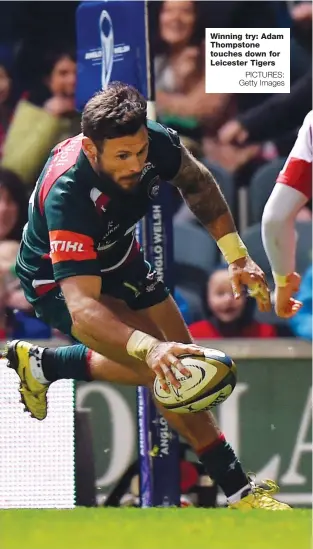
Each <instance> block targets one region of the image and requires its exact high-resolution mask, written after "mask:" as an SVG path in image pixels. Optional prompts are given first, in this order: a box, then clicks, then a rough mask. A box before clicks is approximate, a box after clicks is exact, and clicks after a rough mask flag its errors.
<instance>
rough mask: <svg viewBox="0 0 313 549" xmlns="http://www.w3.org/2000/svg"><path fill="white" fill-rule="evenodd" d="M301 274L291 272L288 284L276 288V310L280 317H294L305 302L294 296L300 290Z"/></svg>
mask: <svg viewBox="0 0 313 549" xmlns="http://www.w3.org/2000/svg"><path fill="white" fill-rule="evenodd" d="M300 282H301V276H300V275H299V274H298V273H290V274H289V275H288V277H287V284H286V286H283V287H281V286H280V287H277V288H276V289H275V312H276V314H277V316H279V317H280V318H292V317H293V316H295V314H297V312H298V311H299V310H300V309H301V307H302V305H303V303H302V302H301V301H299V300H298V299H294V297H292V296H293V295H294V294H295V293H297V292H298V291H299V287H300Z"/></svg>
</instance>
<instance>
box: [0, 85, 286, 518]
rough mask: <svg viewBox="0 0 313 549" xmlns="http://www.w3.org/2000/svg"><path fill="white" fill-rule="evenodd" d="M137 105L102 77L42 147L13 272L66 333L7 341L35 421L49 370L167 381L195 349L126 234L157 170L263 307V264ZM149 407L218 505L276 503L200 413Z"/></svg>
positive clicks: (42, 313) (158, 181) (154, 185)
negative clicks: (177, 439)
mask: <svg viewBox="0 0 313 549" xmlns="http://www.w3.org/2000/svg"><path fill="white" fill-rule="evenodd" d="M146 109H147V105H146V101H145V99H144V98H143V97H142V96H141V95H140V94H139V92H138V91H137V90H136V89H134V88H132V87H130V86H128V85H126V84H122V83H118V82H117V83H112V84H110V85H109V86H108V88H107V89H106V90H105V91H101V92H100V93H98V94H96V95H95V96H94V97H93V98H91V99H90V101H89V102H88V103H87V105H86V106H85V108H84V111H83V114H82V134H81V135H78V136H76V137H74V138H71V139H68V140H66V141H65V142H63V143H61V144H59V145H58V146H57V147H56V148H55V149H54V150H53V151H52V153H51V155H50V157H49V159H48V161H47V163H46V165H45V167H44V169H43V172H42V174H41V176H40V178H39V181H38V183H37V185H36V188H35V190H34V192H33V195H32V198H31V200H30V209H29V221H28V224H27V226H26V227H25V230H24V234H23V239H22V243H21V248H20V253H19V256H18V260H17V265H16V272H17V275H18V276H19V278H20V280H21V284H22V286H23V289H24V292H25V295H26V297H27V299H28V301H29V302H30V303H31V304H32V305H33V306H34V308H35V311H36V314H37V316H38V317H39V318H41V319H42V320H44V321H45V322H47V323H48V324H49V325H50V326H53V327H54V328H57V329H59V330H60V331H61V332H63V333H64V334H67V335H68V336H71V337H73V338H74V339H75V340H76V341H77V344H75V345H72V346H65V347H59V348H57V349H51V348H42V347H37V346H33V345H32V344H31V343H27V342H23V341H14V342H12V343H11V344H10V345H9V347H8V350H7V358H8V364H9V366H10V367H13V368H14V369H15V370H16V372H17V374H18V375H19V377H20V382H21V387H20V392H21V396H22V400H23V402H24V404H25V406H26V409H27V410H28V411H29V412H30V413H31V414H32V415H33V417H35V418H37V419H39V420H43V419H44V418H45V417H46V414H47V398H46V396H47V391H48V388H49V386H50V385H51V383H53V382H54V381H56V380H58V379H65V378H66V379H69V378H70V379H75V380H84V381H91V380H103V381H109V382H116V383H124V384H131V385H146V386H148V387H150V388H151V387H152V385H153V381H154V379H155V376H158V378H159V379H160V381H161V383H162V384H163V386H164V388H165V389H168V386H167V383H166V381H167V380H168V381H170V382H172V383H174V384H175V385H176V386H179V383H178V381H177V380H176V378H175V369H178V370H180V371H181V372H183V373H184V374H185V375H189V372H188V371H186V370H185V369H184V367H183V365H182V364H181V363H180V361H179V358H178V357H179V356H180V355H181V354H183V353H195V354H200V355H201V354H203V349H201V348H200V347H197V346H195V345H193V343H192V339H191V336H190V334H189V332H188V329H187V327H186V325H185V323H184V321H183V319H182V317H181V315H180V313H179V310H178V308H177V306H176V305H175V302H174V300H173V298H172V297H171V296H170V295H169V291H168V290H167V289H166V287H165V286H164V284H163V282H162V281H160V280H158V278H157V276H156V273H155V272H154V271H153V269H152V267H151V266H150V265H149V264H148V263H146V262H145V261H144V257H143V253H142V251H141V249H140V246H139V245H138V243H137V242H136V240H135V236H134V230H135V225H136V223H137V222H138V221H139V220H140V219H141V218H142V217H143V216H144V215H145V214H146V213H147V211H148V206H149V204H150V201H151V200H152V199H153V197H154V196H155V194H156V193H157V190H158V185H163V184H164V183H163V181H169V182H171V184H172V185H174V186H175V187H178V188H179V190H180V192H181V194H182V196H183V197H184V199H185V200H186V202H187V204H188V206H189V207H190V209H191V210H192V211H193V212H194V213H195V215H196V216H197V218H198V219H199V221H200V222H201V223H202V224H203V225H204V226H205V227H206V228H207V230H208V231H209V233H210V234H211V235H212V237H213V238H214V239H215V240H216V242H217V244H218V246H219V248H220V250H221V251H222V253H223V255H224V257H225V259H226V260H227V261H228V263H229V272H230V276H231V279H232V284H233V288H234V292H235V293H236V295H239V294H240V292H241V291H242V286H243V285H245V286H247V287H248V289H250V290H251V292H252V293H253V294H254V296H255V298H256V300H257V302H258V304H259V307H260V309H261V310H268V309H269V307H270V299H269V290H268V287H267V284H266V281H265V278H264V274H263V272H262V271H261V270H260V268H259V267H258V266H257V265H256V264H255V263H254V262H253V261H252V259H251V258H250V257H249V255H248V252H247V249H246V247H245V246H244V244H243V242H242V241H241V239H240V238H239V235H238V234H237V231H236V228H235V225H234V222H233V219H232V216H231V213H230V211H229V209H228V206H227V204H226V202H225V199H224V197H223V195H222V194H221V192H220V189H219V187H218V185H217V183H216V182H215V180H214V178H213V177H212V175H211V173H210V172H209V171H208V170H207V169H206V168H205V167H204V166H203V165H202V164H200V163H199V162H197V160H195V159H194V158H193V157H192V155H191V154H190V153H189V152H188V151H187V150H186V148H185V147H184V146H183V145H182V144H181V143H180V140H179V137H178V135H177V134H176V132H174V131H173V130H171V129H169V128H165V127H163V126H161V125H160V124H158V123H156V122H153V121H150V120H147V110H146ZM196 245H197V243H196V242H195V246H196ZM186 253H188V250H186ZM199 253H200V252H199ZM168 390H169V389H168ZM161 412H162V413H163V415H164V416H165V417H166V419H167V420H168V422H169V424H170V425H171V426H172V428H174V429H175V430H176V431H178V432H179V433H180V435H182V436H183V437H185V438H186V440H187V441H188V442H189V443H190V445H191V446H192V447H193V448H194V450H195V452H196V453H197V454H198V456H199V459H200V461H201V462H202V463H203V464H204V466H205V467H206V469H207V472H208V474H209V475H210V476H211V478H212V479H214V481H215V482H216V483H217V484H218V485H219V486H220V487H221V488H222V489H223V491H224V492H225V494H226V497H227V499H228V503H229V505H230V506H232V507H234V508H247V509H250V508H255V507H257V508H259V507H261V508H265V509H286V508H288V506H287V505H285V504H283V503H280V502H279V501H277V500H276V499H274V498H273V493H274V491H275V489H276V488H275V486H274V485H273V484H271V483H270V484H269V485H267V486H266V487H264V488H261V487H258V486H256V485H255V482H254V480H253V478H252V477H250V476H249V475H247V474H246V473H245V472H244V471H243V469H242V466H241V464H240V462H239V460H238V458H237V457H236V455H235V454H234V451H233V449H232V448H231V446H230V445H229V444H228V443H227V441H226V440H225V437H224V436H223V434H222V433H221V432H220V430H219V428H218V426H217V425H216V423H215V420H214V417H213V415H212V414H211V413H207V412H200V413H197V414H195V415H193V414H190V415H189V414H186V415H179V414H174V413H172V412H167V411H166V410H163V409H161Z"/></svg>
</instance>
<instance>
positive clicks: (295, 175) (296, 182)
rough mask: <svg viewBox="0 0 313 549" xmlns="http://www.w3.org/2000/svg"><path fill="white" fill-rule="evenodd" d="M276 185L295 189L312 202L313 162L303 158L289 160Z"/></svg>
mask: <svg viewBox="0 0 313 549" xmlns="http://www.w3.org/2000/svg"><path fill="white" fill-rule="evenodd" d="M276 183H283V184H284V185H288V187H293V188H294V189H296V190H297V191H299V192H300V193H302V194H304V196H306V197H307V199H308V200H310V199H311V198H312V162H308V161H307V160H303V159H302V158H294V157H290V158H288V160H287V162H286V164H285V166H284V167H283V169H282V170H281V172H280V173H279V175H278V177H277V179H276Z"/></svg>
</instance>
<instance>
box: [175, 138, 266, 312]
mask: <svg viewBox="0 0 313 549" xmlns="http://www.w3.org/2000/svg"><path fill="white" fill-rule="evenodd" d="M181 154H182V159H181V165H180V169H179V171H178V174H177V175H176V176H175V178H174V179H173V180H172V181H171V183H172V185H174V186H175V187H177V188H178V189H179V191H180V193H181V194H182V196H183V198H184V200H185V202H186V203H187V205H188V206H189V208H190V210H191V211H192V212H193V213H194V215H195V216H196V217H197V219H198V220H199V221H200V223H202V225H204V227H206V229H207V230H208V232H209V233H210V234H211V236H212V237H213V238H214V239H215V240H216V243H217V245H218V247H219V249H220V250H221V252H222V254H223V256H224V258H225V259H226V261H227V263H228V264H229V274H230V279H231V283H232V287H233V292H234V295H235V297H239V296H240V294H241V290H242V286H243V285H244V286H247V287H248V288H249V291H250V294H251V295H252V296H253V297H255V299H256V301H257V303H258V307H259V309H260V310H261V311H269V310H270V308H271V304H270V293H269V289H268V287H267V283H266V280H265V277H264V273H263V272H262V270H261V269H260V268H259V267H258V265H256V264H255V263H254V261H252V259H251V258H250V257H249V255H248V250H247V248H246V247H245V245H244V243H243V242H242V240H241V238H240V236H239V234H238V233H237V229H236V226H235V223H234V220H233V217H232V214H231V212H230V210H229V207H228V204H227V202H226V200H225V198H224V196H223V194H222V192H221V190H220V188H219V186H218V184H217V182H216V181H215V179H214V177H213V175H212V174H211V172H210V171H209V170H208V169H207V168H206V167H205V166H203V164H201V163H200V162H198V160H196V159H195V158H194V157H193V156H192V154H191V153H190V152H189V151H188V150H187V149H186V148H185V147H184V146H183V145H181Z"/></svg>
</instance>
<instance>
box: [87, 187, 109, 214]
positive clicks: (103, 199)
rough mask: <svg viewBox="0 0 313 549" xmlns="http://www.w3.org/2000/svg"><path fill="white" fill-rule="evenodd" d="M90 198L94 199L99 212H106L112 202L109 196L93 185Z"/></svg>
mask: <svg viewBox="0 0 313 549" xmlns="http://www.w3.org/2000/svg"><path fill="white" fill-rule="evenodd" d="M90 198H91V200H92V201H93V203H94V205H95V207H96V210H97V213H98V214H101V212H106V206H107V205H108V203H109V202H110V198H109V197H108V196H106V195H105V194H103V193H102V192H101V191H99V189H96V187H93V188H92V189H91V191H90Z"/></svg>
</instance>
